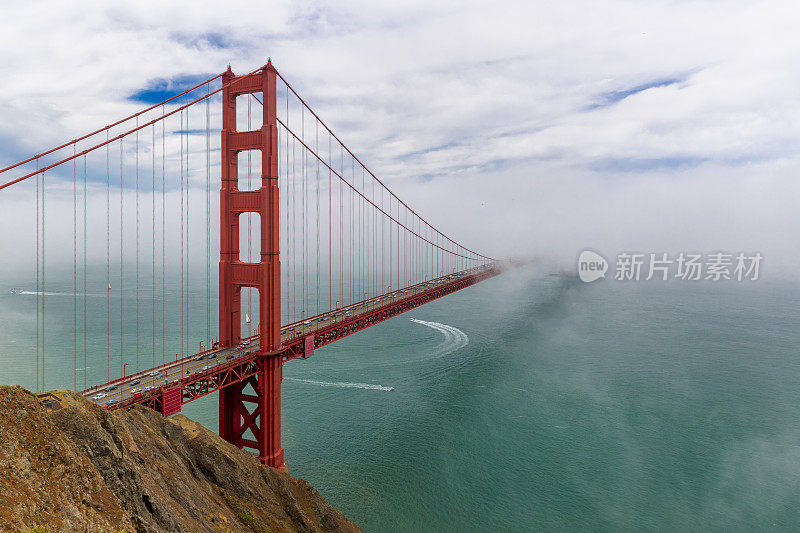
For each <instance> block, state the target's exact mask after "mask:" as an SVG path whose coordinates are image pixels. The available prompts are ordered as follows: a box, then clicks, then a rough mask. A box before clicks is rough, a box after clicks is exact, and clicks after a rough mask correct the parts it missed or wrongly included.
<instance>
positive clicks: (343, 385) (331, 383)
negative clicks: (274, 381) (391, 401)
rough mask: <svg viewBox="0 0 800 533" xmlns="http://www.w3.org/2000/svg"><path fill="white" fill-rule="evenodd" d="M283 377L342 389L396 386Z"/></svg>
mask: <svg viewBox="0 0 800 533" xmlns="http://www.w3.org/2000/svg"><path fill="white" fill-rule="evenodd" d="M283 379H285V380H288V381H297V382H298V383H308V384H309V385H319V386H320V387H339V388H342V389H364V390H382V391H386V392H389V391H393V390H394V387H384V386H383V385H373V384H372V383H350V382H348V381H316V380H313V379H300V378H287V377H284V378H283Z"/></svg>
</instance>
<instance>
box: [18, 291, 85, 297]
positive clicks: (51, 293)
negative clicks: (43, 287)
mask: <svg viewBox="0 0 800 533" xmlns="http://www.w3.org/2000/svg"><path fill="white" fill-rule="evenodd" d="M11 294H25V295H28V296H35V295H37V294H38V295H39V296H72V293H71V292H70V293H66V292H42V291H12V292H11ZM81 296H82V295H81Z"/></svg>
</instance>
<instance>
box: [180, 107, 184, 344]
mask: <svg viewBox="0 0 800 533" xmlns="http://www.w3.org/2000/svg"><path fill="white" fill-rule="evenodd" d="M179 139H180V143H181V287H180V291H181V355H180V356H181V357H183V351H184V350H183V326H184V316H183V311H184V306H183V283H184V279H183V209H184V207H183V109H181V127H180V137H179Z"/></svg>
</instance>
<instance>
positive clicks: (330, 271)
mask: <svg viewBox="0 0 800 533" xmlns="http://www.w3.org/2000/svg"><path fill="white" fill-rule="evenodd" d="M331 165H333V158H332V157H331V133H330V132H328V310H329V311H330V310H332V309H333V251H332V249H331V246H332V245H333V229H332V227H333V226H332V222H333V211H332V207H333V200H332V198H331V195H332V194H333V190H332V189H331V186H332V183H333V182H332V181H331V178H332V174H331Z"/></svg>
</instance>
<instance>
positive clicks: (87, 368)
mask: <svg viewBox="0 0 800 533" xmlns="http://www.w3.org/2000/svg"><path fill="white" fill-rule="evenodd" d="M86 234H87V231H86V155H85V154H84V156H83V388H84V389H86V374H87V372H88V371H89V367H88V365H87V362H86V339H87V337H86V333H87V332H86V317H87V313H86V278H87V275H86V236H87V235H86Z"/></svg>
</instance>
